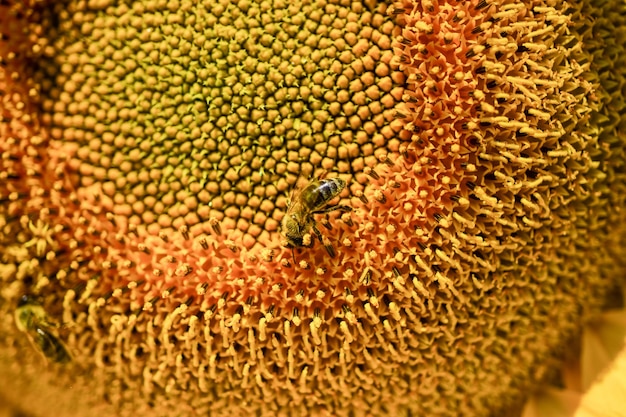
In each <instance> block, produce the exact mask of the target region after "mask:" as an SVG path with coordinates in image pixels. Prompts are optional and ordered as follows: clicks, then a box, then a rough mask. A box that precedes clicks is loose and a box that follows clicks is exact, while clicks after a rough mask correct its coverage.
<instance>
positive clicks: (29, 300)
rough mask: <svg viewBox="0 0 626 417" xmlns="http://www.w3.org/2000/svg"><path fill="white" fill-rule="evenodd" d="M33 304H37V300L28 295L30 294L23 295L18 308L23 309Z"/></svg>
mask: <svg viewBox="0 0 626 417" xmlns="http://www.w3.org/2000/svg"><path fill="white" fill-rule="evenodd" d="M31 304H37V301H35V298H34V297H33V296H32V295H28V294H24V295H22V296H21V297H20V299H19V301H18V302H17V306H18V307H23V306H26V305H31Z"/></svg>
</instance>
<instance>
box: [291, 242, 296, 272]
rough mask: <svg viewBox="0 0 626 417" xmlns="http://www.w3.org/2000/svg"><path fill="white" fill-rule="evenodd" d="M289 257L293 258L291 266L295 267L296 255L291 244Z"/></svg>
mask: <svg viewBox="0 0 626 417" xmlns="http://www.w3.org/2000/svg"><path fill="white" fill-rule="evenodd" d="M291 257H292V258H293V267H294V268H295V267H296V255H295V254H294V252H293V246H292V247H291Z"/></svg>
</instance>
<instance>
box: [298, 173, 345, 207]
mask: <svg viewBox="0 0 626 417" xmlns="http://www.w3.org/2000/svg"><path fill="white" fill-rule="evenodd" d="M345 186H346V182H345V181H344V180H342V179H341V178H328V179H324V180H319V181H313V182H311V183H310V184H309V185H307V186H306V187H305V188H304V190H302V195H303V196H304V199H305V200H306V201H305V204H306V205H307V206H308V207H309V209H311V210H312V211H315V210H319V209H321V208H322V207H324V206H325V205H326V204H328V202H329V201H330V200H332V199H333V198H335V197H336V196H338V195H339V193H341V190H343V189H344V187H345Z"/></svg>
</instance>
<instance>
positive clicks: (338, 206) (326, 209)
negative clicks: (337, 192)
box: [313, 204, 352, 214]
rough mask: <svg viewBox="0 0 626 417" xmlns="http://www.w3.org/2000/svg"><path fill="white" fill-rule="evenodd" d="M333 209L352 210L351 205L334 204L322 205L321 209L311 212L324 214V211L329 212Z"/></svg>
mask: <svg viewBox="0 0 626 417" xmlns="http://www.w3.org/2000/svg"><path fill="white" fill-rule="evenodd" d="M335 210H341V211H352V207H350V206H343V205H340V204H336V205H334V206H329V207H324V208H323V209H321V210H316V211H314V212H313V214H325V213H330V212H331V211H335Z"/></svg>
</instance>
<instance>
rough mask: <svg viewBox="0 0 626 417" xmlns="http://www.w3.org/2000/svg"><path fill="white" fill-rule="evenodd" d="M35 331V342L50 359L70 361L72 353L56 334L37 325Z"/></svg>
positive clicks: (61, 361) (59, 361)
mask: <svg viewBox="0 0 626 417" xmlns="http://www.w3.org/2000/svg"><path fill="white" fill-rule="evenodd" d="M33 333H34V335H33V337H34V339H35V343H36V344H37V346H38V347H39V349H41V351H42V352H43V354H44V355H45V356H46V357H47V358H48V359H51V360H53V361H55V362H58V363H66V362H69V361H70V354H69V353H68V352H67V349H65V346H63V343H62V342H61V341H60V340H59V339H58V338H57V337H56V336H54V335H52V334H51V333H50V332H49V331H48V330H46V329H44V328H42V327H37V328H36V329H35V331H34V332H33Z"/></svg>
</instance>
